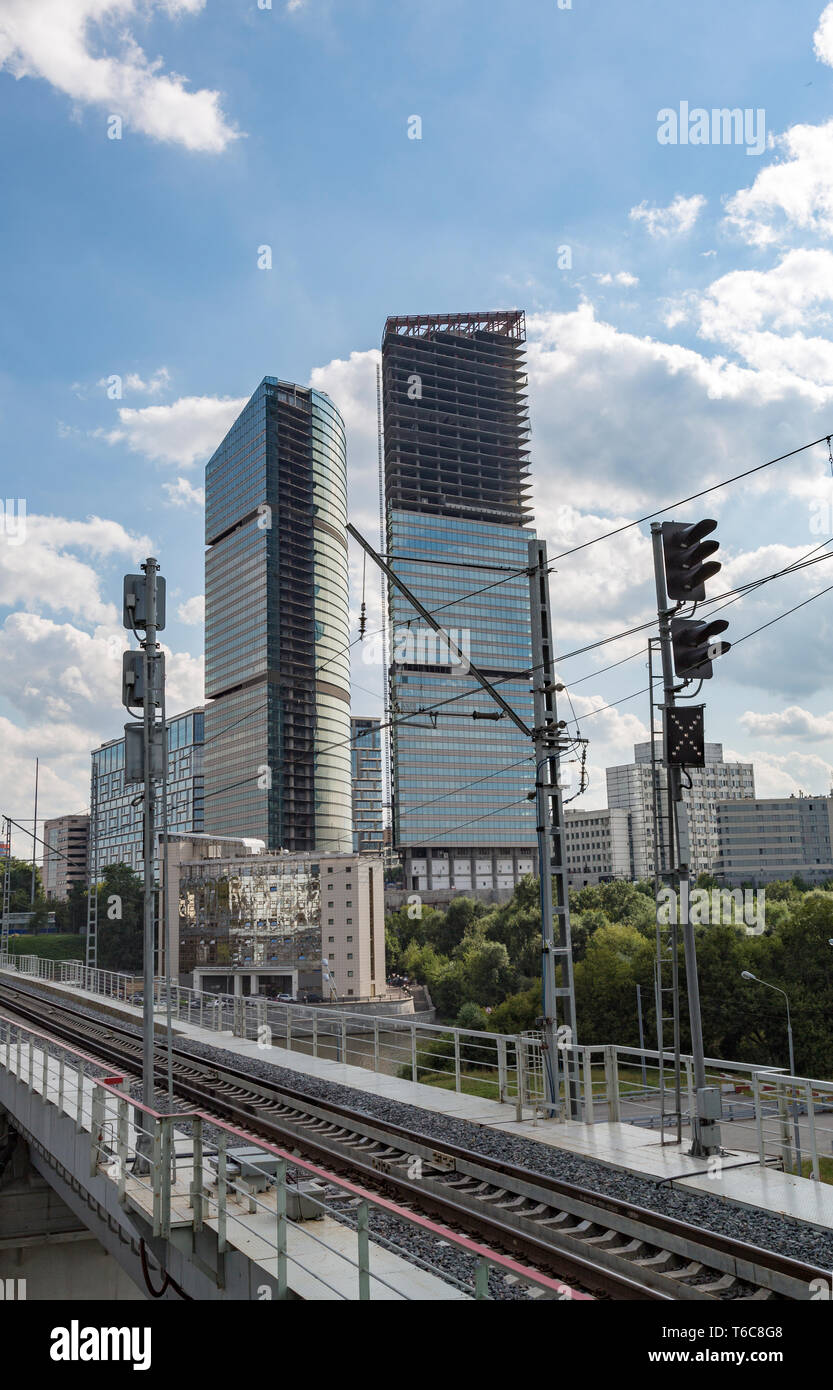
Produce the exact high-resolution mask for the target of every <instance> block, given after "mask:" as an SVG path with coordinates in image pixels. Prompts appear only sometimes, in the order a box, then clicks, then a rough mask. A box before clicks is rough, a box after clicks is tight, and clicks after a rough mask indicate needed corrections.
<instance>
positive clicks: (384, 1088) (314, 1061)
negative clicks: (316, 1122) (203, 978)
mask: <svg viewBox="0 0 833 1390" xmlns="http://www.w3.org/2000/svg"><path fill="white" fill-rule="evenodd" d="M3 974H5V972H0V977H2V975H3ZM17 978H20V979H21V982H22V983H23V984H26V983H28V982H27V980H26V979H25V977H22V978H21V977H17ZM38 983H40V982H38ZM48 988H50V989H51V990H54V991H55V992H56V993H60V994H64V995H66V996H68V997H72V998H75V999H78V1000H81V1001H82V1002H84V1003H89V1004H91V1005H95V1006H96V1007H100V1005H101V1003H102V1000H101V999H100V997H99V996H98V995H93V994H89V993H87V992H86V991H84V990H79V989H76V988H75V987H73V986H70V985H54V984H53V985H49V986H48ZM103 1002H104V1003H106V1004H107V1006H108V1008H109V1009H110V1010H111V1011H112V1013H113V1014H114V1015H115V1014H120V1015H122V1016H123V1017H125V1018H128V1019H130V1020H131V1021H132V1022H136V1021H138V1020H139V1019H140V1018H141V1008H140V1007H137V1006H135V1005H131V1004H124V1003H122V1002H120V1001H117V1000H112V999H109V1000H105V1001H103ZM160 1017H163V1015H160ZM174 1031H175V1032H176V1033H178V1034H179V1035H181V1036H183V1037H187V1038H190V1039H193V1040H194V1041H195V1042H200V1043H204V1044H206V1045H208V1046H209V1047H219V1048H222V1049H224V1050H225V1051H227V1052H233V1053H235V1054H237V1055H238V1056H240V1057H250V1058H252V1059H255V1060H257V1061H258V1062H260V1063H263V1062H264V1061H268V1062H271V1063H272V1064H273V1065H275V1066H277V1067H284V1068H286V1069H287V1070H288V1071H294V1072H297V1073H298V1075H299V1078H300V1077H303V1076H316V1077H319V1078H321V1079H322V1080H325V1081H332V1082H336V1083H338V1084H339V1085H342V1086H346V1087H351V1088H353V1089H355V1090H359V1091H365V1092H367V1093H369V1094H371V1095H377V1096H383V1097H385V1098H386V1099H388V1100H395V1101H399V1102H401V1103H402V1104H404V1105H415V1106H419V1107H420V1108H422V1109H423V1110H431V1111H433V1112H435V1113H437V1114H442V1115H448V1116H449V1118H454V1119H458V1120H468V1121H469V1122H470V1123H472V1124H478V1125H483V1126H485V1127H487V1128H492V1129H501V1130H504V1131H505V1132H506V1133H508V1134H517V1135H522V1136H523V1137H524V1138H526V1139H530V1140H533V1141H534V1142H536V1143H539V1144H549V1145H552V1146H553V1147H554V1148H561V1149H567V1150H569V1151H571V1152H573V1153H579V1154H583V1155H585V1156H586V1157H587V1158H592V1159H596V1160H597V1161H598V1162H600V1163H606V1164H609V1165H611V1166H612V1167H614V1168H620V1169H622V1170H624V1171H626V1172H630V1173H636V1174H638V1175H639V1176H640V1177H643V1178H646V1179H647V1180H648V1181H654V1182H656V1183H658V1184H659V1183H661V1182H669V1183H673V1185H674V1186H675V1187H677V1188H683V1189H689V1190H692V1191H699V1192H702V1193H704V1194H707V1195H708V1196H710V1197H717V1198H722V1199H723V1200H725V1201H727V1202H731V1203H733V1204H735V1205H738V1206H745V1207H758V1208H761V1209H763V1210H764V1211H768V1212H771V1213H774V1214H776V1215H779V1216H782V1217H783V1218H784V1219H785V1220H787V1221H801V1222H805V1223H809V1224H810V1225H813V1226H817V1227H819V1228H821V1229H823V1230H833V1186H832V1185H830V1184H826V1183H817V1182H814V1181H813V1180H812V1179H811V1178H797V1177H793V1176H792V1175H791V1174H789V1173H782V1172H778V1171H775V1170H774V1169H771V1168H762V1167H761V1165H760V1164H759V1163H758V1155H757V1151H753V1150H751V1149H745V1148H741V1147H738V1146H737V1143H736V1141H735V1140H734V1136H733V1140H732V1146H731V1148H728V1152H727V1153H726V1154H725V1155H724V1156H723V1157H722V1158H721V1160H720V1163H719V1164H717V1163H714V1162H712V1164H711V1165H709V1162H708V1160H704V1159H700V1158H691V1157H690V1156H689V1154H688V1152H687V1148H688V1141H687V1137H686V1134H685V1132H684V1133H683V1143H682V1145H681V1146H677V1145H670V1144H666V1145H662V1144H661V1142H660V1135H659V1132H658V1131H655V1130H654V1131H652V1130H650V1129H646V1128H645V1127H643V1126H641V1125H631V1124H621V1123H617V1124H614V1123H609V1122H599V1123H596V1124H592V1125H589V1124H584V1123H578V1122H575V1123H573V1122H570V1123H566V1124H565V1123H562V1122H556V1121H551V1120H537V1121H535V1120H522V1121H518V1119H517V1117H516V1114H515V1107H514V1105H506V1104H501V1103H500V1102H499V1101H492V1100H484V1099H483V1098H481V1097H478V1096H469V1095H464V1094H461V1093H458V1092H455V1091H446V1090H442V1089H440V1088H439V1087H437V1086H428V1085H425V1084H424V1083H422V1082H414V1081H405V1080H402V1079H401V1078H399V1077H396V1076H389V1075H387V1074H384V1073H381V1072H373V1071H370V1070H369V1069H368V1068H365V1067H359V1066H353V1065H350V1064H346V1063H343V1062H334V1061H328V1060H326V1059H325V1058H321V1057H312V1056H310V1055H309V1054H308V1053H305V1052H295V1051H290V1050H288V1049H286V1048H282V1047H275V1046H271V1047H263V1046H259V1045H258V1043H257V1042H253V1041H248V1040H245V1039H243V1038H237V1037H234V1036H232V1034H231V1033H228V1032H225V1033H218V1032H214V1031H213V1030H210V1029H207V1028H199V1027H197V1026H196V1025H195V1024H193V1023H187V1022H185V1021H183V1020H176V1021H175V1022H174ZM727 1147H728V1146H727ZM704 1170H705V1171H704Z"/></svg>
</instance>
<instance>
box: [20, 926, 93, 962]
mask: <svg viewBox="0 0 833 1390" xmlns="http://www.w3.org/2000/svg"><path fill="white" fill-rule="evenodd" d="M9 954H10V955H12V956H39V957H40V958H41V960H82V959H83V956H84V938H83V937H81V936H76V935H75V933H74V932H59V933H58V934H57V935H53V936H46V935H45V934H44V935H40V934H39V935H38V936H12V937H10V938H9Z"/></svg>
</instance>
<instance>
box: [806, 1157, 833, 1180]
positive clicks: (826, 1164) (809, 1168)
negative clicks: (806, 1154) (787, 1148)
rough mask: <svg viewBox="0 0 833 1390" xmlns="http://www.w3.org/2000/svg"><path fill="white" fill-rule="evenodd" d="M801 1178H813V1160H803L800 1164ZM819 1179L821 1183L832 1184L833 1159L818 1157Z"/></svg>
mask: <svg viewBox="0 0 833 1390" xmlns="http://www.w3.org/2000/svg"><path fill="white" fill-rule="evenodd" d="M801 1176H802V1177H803V1178H811V1177H812V1176H813V1160H812V1159H810V1158H805V1159H804V1160H803V1161H802V1164H801ZM819 1178H820V1180H821V1181H822V1182H829V1183H833V1158H826V1157H824V1156H820V1157H819Z"/></svg>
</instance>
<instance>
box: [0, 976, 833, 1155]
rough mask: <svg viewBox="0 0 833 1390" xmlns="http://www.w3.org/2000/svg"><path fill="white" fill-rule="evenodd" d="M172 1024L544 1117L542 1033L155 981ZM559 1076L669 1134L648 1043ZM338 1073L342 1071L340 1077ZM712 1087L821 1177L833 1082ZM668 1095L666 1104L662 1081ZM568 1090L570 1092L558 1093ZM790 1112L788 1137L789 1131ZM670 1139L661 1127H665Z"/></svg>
mask: <svg viewBox="0 0 833 1390" xmlns="http://www.w3.org/2000/svg"><path fill="white" fill-rule="evenodd" d="M0 969H11V970H14V971H16V972H17V973H19V974H21V975H27V976H32V977H34V978H36V979H43V980H51V981H55V982H58V983H64V984H70V985H74V986H75V987H77V988H80V989H85V990H88V991H89V992H91V993H96V994H101V995H105V996H107V997H111V998H117V999H121V1000H123V1001H126V1002H128V1003H136V1002H138V1001H139V1000H141V993H140V992H138V991H140V990H141V981H138V980H137V979H136V978H135V977H134V976H132V975H127V974H122V973H119V972H115V971H107V970H89V969H87V967H85V966H84V965H83V963H82V962H81V961H47V960H41V959H40V958H39V957H36V956H13V955H12V956H4V955H0ZM168 998H170V1005H171V1012H172V1015H173V1018H174V1019H175V1020H178V1021H181V1022H189V1023H192V1024H196V1025H198V1026H199V1027H201V1028H206V1029H210V1030H212V1031H214V1032H217V1033H227V1034H231V1035H232V1036H234V1037H239V1038H243V1039H248V1040H249V1041H252V1042H255V1043H257V1045H258V1047H259V1048H262V1049H263V1050H264V1051H268V1050H269V1049H270V1048H272V1047H280V1048H284V1049H286V1050H288V1051H291V1052H297V1053H300V1054H302V1055H306V1056H311V1057H316V1058H320V1059H322V1060H323V1061H328V1062H338V1063H343V1064H346V1065H349V1066H354V1067H362V1068H365V1069H366V1070H369V1071H374V1072H382V1073H386V1074H387V1075H396V1076H399V1077H401V1078H403V1079H404V1080H408V1081H415V1082H421V1083H423V1084H428V1085H431V1086H436V1087H439V1088H441V1089H445V1090H450V1091H454V1092H456V1093H458V1094H461V1095H469V1096H477V1097H480V1098H482V1099H484V1100H491V1101H495V1102H498V1103H502V1104H504V1105H508V1106H511V1107H512V1109H513V1110H514V1114H515V1118H516V1119H517V1120H523V1119H526V1118H530V1117H532V1118H533V1119H535V1118H537V1117H539V1116H540V1115H543V1114H544V1113H545V1111H544V1099H545V1097H544V1086H543V1054H542V1051H541V1038H540V1034H539V1033H535V1032H530V1033H524V1034H498V1033H484V1032H477V1031H474V1030H469V1029H464V1028H457V1027H452V1026H448V1027H445V1026H443V1025H442V1024H435V1023H424V1022H421V1021H420V1020H419V1019H415V1018H407V1017H406V1018H397V1017H395V1016H394V1017H387V1016H381V1015H372V1014H359V1013H351V1012H350V1010H349V1009H338V1008H333V1007H332V1006H331V1005H312V1004H288V1003H278V1002H276V1001H273V1000H269V999H267V998H265V997H264V996H254V997H252V996H247V997H244V996H236V995H231V994H213V993H205V992H200V991H198V990H193V989H190V988H188V987H186V986H184V985H176V984H170V985H168V984H167V983H166V982H165V981H164V980H157V981H156V982H155V984H154V1005H155V1007H158V1008H159V1009H166V1008H167V1003H168ZM560 1051H561V1053H562V1067H561V1068H560V1070H561V1072H562V1074H563V1071H564V1069H565V1066H566V1065H567V1064H569V1067H570V1071H571V1073H572V1075H573V1076H574V1077H575V1078H577V1080H578V1092H579V1101H580V1107H581V1119H582V1120H583V1121H584V1123H586V1124H594V1123H598V1122H599V1121H609V1122H612V1123H617V1122H620V1121H621V1122H622V1123H626V1124H634V1125H640V1126H644V1127H646V1128H651V1129H659V1128H660V1127H661V1113H662V1112H664V1114H665V1125H666V1129H667V1128H668V1126H669V1125H670V1124H671V1117H670V1115H669V1111H670V1110H672V1109H673V1089H672V1087H673V1077H672V1073H673V1056H672V1054H671V1053H670V1052H666V1053H665V1054H664V1067H663V1068H662V1071H661V1070H660V1067H659V1053H658V1052H656V1051H654V1050H651V1049H648V1048H646V1049H640V1048H636V1047H617V1046H615V1045H601V1044H594V1045H588V1046H571V1047H564V1048H562V1049H560ZM336 1079H337V1078H336ZM681 1083H682V1084H681V1111H682V1126H683V1129H684V1131H685V1130H689V1129H690V1124H691V1117H692V1115H693V1114H694V1111H695V1094H694V1090H695V1088H694V1076H693V1069H692V1060H691V1057H690V1056H687V1055H683V1056H682V1057H681ZM706 1084H707V1085H710V1086H717V1087H719V1089H720V1091H721V1095H722V1103H723V1119H722V1123H723V1125H724V1131H725V1133H726V1134H728V1135H729V1136H730V1138H731V1137H734V1141H735V1142H736V1143H741V1144H742V1146H743V1147H744V1148H746V1149H748V1150H749V1151H750V1152H752V1153H758V1154H759V1156H760V1157H761V1161H762V1162H772V1161H773V1160H774V1161H776V1162H782V1163H783V1165H784V1167H785V1168H786V1169H787V1171H790V1172H799V1171H800V1172H801V1173H802V1174H803V1175H804V1176H805V1177H812V1178H814V1179H815V1180H816V1181H819V1180H821V1179H823V1178H824V1176H825V1174H824V1172H823V1171H822V1169H823V1167H824V1166H826V1165H824V1164H822V1162H821V1160H822V1159H833V1082H827V1081H819V1080H814V1079H812V1078H808V1077H792V1078H790V1077H786V1076H785V1075H784V1073H783V1069H782V1068H778V1067H769V1066H763V1065H760V1064H756V1063H751V1062H729V1061H723V1060H720V1059H715V1058H707V1059H706ZM661 1085H662V1086H663V1087H664V1090H665V1100H664V1103H662V1104H661V1100H660V1087H661ZM562 1096H563V1090H562ZM785 1108H786V1110H787V1113H788V1118H789V1121H790V1127H791V1135H792V1137H791V1138H789V1140H788V1138H785V1135H784V1119H783V1114H784V1110H785ZM663 1134H665V1131H663Z"/></svg>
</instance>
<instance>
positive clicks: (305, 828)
mask: <svg viewBox="0 0 833 1390" xmlns="http://www.w3.org/2000/svg"><path fill="white" fill-rule="evenodd" d="M205 482H206V488H205V492H206V498H205V526H206V530H205V538H206V545H207V550H206V560H205V688H206V696H207V699H208V704H207V707H206V760H205V777H206V828H207V829H208V830H209V831H211V832H212V833H216V834H222V835H227V834H232V835H249V836H256V837H258V838H260V839H262V840H263V841H264V843H265V844H266V846H267V847H268V848H270V849H286V850H293V851H303V850H313V849H319V850H330V851H349V850H350V849H351V848H352V806H351V786H350V695H349V660H348V653H347V649H348V644H349V632H348V572H347V536H346V523H347V481H346V444H345V433H344V423H343V421H342V418H341V416H340V414H339V412H338V411H337V410H336V408H335V406H334V405H333V403H332V401H331V400H330V399H329V397H327V396H325V395H323V394H322V393H321V392H319V391H312V390H306V389H304V388H303V387H300V386H295V385H292V384H291V383H288V382H282V381H278V380H277V379H276V378H274V377H265V378H264V380H263V381H262V382H261V383H260V385H259V386H258V388H257V390H256V391H255V393H254V395H253V396H252V398H251V400H250V401H249V402H248V403H247V405H246V406H245V408H244V409H243V410H242V412H241V413H240V415H239V416H238V418H237V420H236V421H235V423H234V424H233V425H232V427H231V429H230V430H229V432H228V434H227V435H226V437H225V439H224V440H223V442H222V444H221V445H220V446H219V448H218V449H217V450H216V452H215V453H214V455H213V456H212V458H211V459H210V460H209V463H208V465H207V467H206V474H205Z"/></svg>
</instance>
